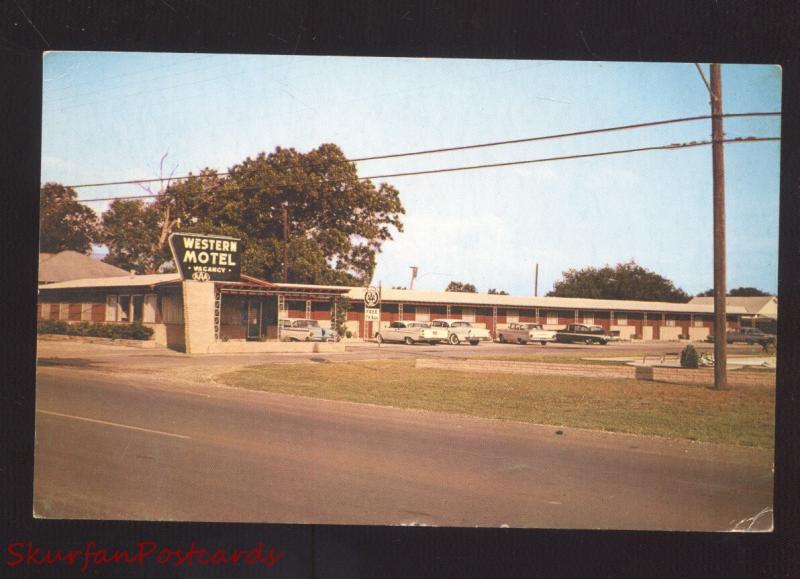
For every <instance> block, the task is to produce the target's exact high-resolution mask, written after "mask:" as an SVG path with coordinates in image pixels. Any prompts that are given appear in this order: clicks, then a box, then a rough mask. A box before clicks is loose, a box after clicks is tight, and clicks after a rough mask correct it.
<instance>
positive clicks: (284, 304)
mask: <svg viewBox="0 0 800 579" xmlns="http://www.w3.org/2000/svg"><path fill="white" fill-rule="evenodd" d="M303 289H306V288H303ZM308 290H310V291H304V292H300V291H298V290H297V289H296V288H292V290H290V291H286V290H284V291H281V290H266V289H254V288H242V287H231V286H228V287H225V288H221V289H220V291H219V294H218V296H217V313H216V315H215V322H216V324H217V332H216V333H217V340H219V341H223V342H227V341H232V340H244V341H250V342H255V341H264V340H270V341H273V340H279V339H280V338H281V336H280V332H279V329H278V325H279V321H280V320H283V319H314V320H317V321H318V322H319V324H320V325H321V326H323V327H326V328H327V327H330V326H331V324H332V320H333V317H334V314H335V310H336V305H335V300H336V298H337V297H339V296H340V295H341V293H344V292H345V291H346V289H344V288H343V290H342V292H341V293H340V292H337V293H336V294H333V293H332V292H329V291H319V290H317V291H314V289H312V288H308Z"/></svg>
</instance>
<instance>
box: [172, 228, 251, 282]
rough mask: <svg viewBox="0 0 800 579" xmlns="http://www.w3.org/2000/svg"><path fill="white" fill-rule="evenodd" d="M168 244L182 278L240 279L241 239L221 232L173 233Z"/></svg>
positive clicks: (200, 279) (197, 279)
mask: <svg viewBox="0 0 800 579" xmlns="http://www.w3.org/2000/svg"><path fill="white" fill-rule="evenodd" d="M169 247H170V249H171V250H172V257H173V259H174V260H175V265H176V266H177V268H178V271H179V272H180V274H181V279H193V280H195V281H238V280H239V276H240V274H241V269H242V266H241V259H240V257H241V254H242V250H243V249H244V248H243V247H242V240H241V239H236V238H233V237H223V236H221V235H201V234H196V233H173V234H172V235H170V236H169Z"/></svg>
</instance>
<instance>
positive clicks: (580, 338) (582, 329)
mask: <svg viewBox="0 0 800 579" xmlns="http://www.w3.org/2000/svg"><path fill="white" fill-rule="evenodd" d="M609 340H611V336H609V335H608V334H607V333H606V331H605V330H604V329H603V328H602V326H587V325H585V324H568V325H567V327H566V328H564V329H563V330H558V331H557V332H556V342H560V343H564V344H568V343H570V342H582V343H584V344H603V345H605V344H607V343H608V342H609Z"/></svg>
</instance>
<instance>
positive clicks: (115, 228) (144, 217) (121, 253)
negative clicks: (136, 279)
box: [99, 199, 169, 273]
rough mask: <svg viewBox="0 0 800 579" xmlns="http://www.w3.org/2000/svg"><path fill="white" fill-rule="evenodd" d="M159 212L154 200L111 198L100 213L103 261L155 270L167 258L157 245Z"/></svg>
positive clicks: (138, 268)
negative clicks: (106, 253) (105, 251)
mask: <svg viewBox="0 0 800 579" xmlns="http://www.w3.org/2000/svg"><path fill="white" fill-rule="evenodd" d="M160 230H161V213H160V212H159V210H158V207H157V205H156V204H155V203H145V202H144V201H142V200H141V199H119V200H116V201H113V202H112V203H111V205H110V206H109V208H108V210H107V211H105V212H104V213H103V219H102V227H101V230H100V235H99V241H100V242H102V243H103V244H104V245H105V246H106V247H108V255H107V256H106V257H104V258H103V261H105V262H106V263H110V264H111V265H115V266H117V267H121V268H122V269H125V270H128V271H135V272H136V273H156V272H157V271H158V270H159V267H161V265H162V264H164V263H165V262H166V261H168V260H169V250H168V248H166V247H162V248H160V249H159V244H158V238H159V232H160Z"/></svg>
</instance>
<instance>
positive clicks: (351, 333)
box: [344, 330, 353, 339]
mask: <svg viewBox="0 0 800 579" xmlns="http://www.w3.org/2000/svg"><path fill="white" fill-rule="evenodd" d="M344 337H345V338H348V339H349V338H352V337H353V332H351V331H350V330H347V331H346V332H345V333H344Z"/></svg>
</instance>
